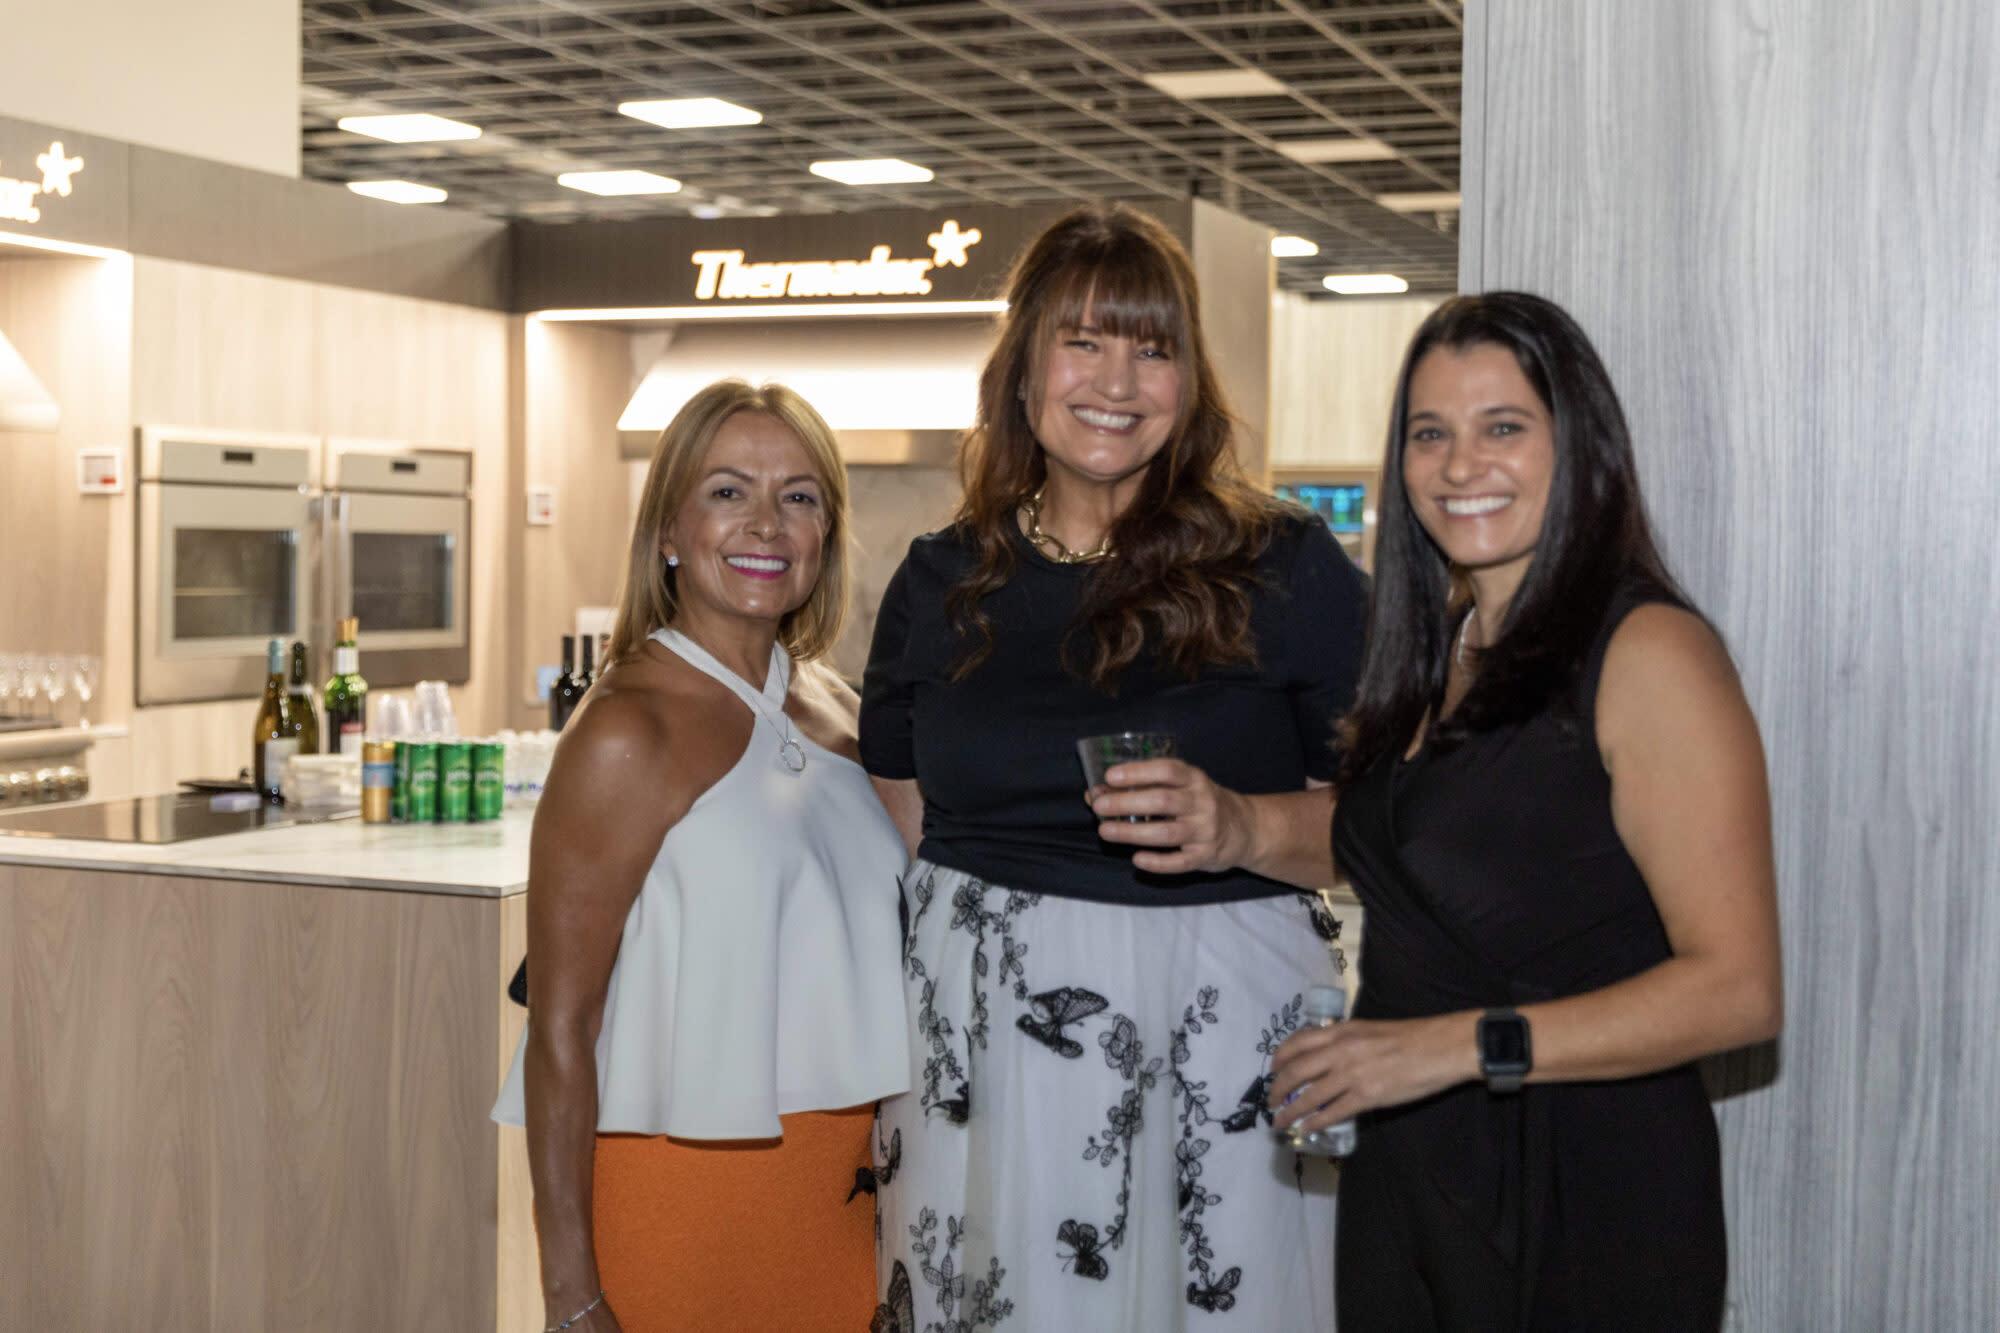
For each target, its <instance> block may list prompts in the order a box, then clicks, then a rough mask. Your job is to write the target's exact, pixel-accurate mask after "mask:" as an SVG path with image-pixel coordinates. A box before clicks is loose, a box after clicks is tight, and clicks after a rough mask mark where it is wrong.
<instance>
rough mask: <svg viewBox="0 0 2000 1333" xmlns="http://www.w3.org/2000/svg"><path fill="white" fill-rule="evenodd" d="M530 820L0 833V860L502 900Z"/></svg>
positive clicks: (524, 814)
mask: <svg viewBox="0 0 2000 1333" xmlns="http://www.w3.org/2000/svg"><path fill="white" fill-rule="evenodd" d="M533 820H534V811H533V810H532V809H526V810H509V811H508V812H507V814H506V815H505V817H504V818H502V819H500V820H498V821H496V822H494V823H491V824H364V823H362V822H361V821H360V820H359V819H340V820H334V821H332V822H329V823H324V824H292V825H282V826H278V827H273V828H261V829H252V830H250V831H248V832H245V833H225V834H222V835H220V836H218V837H213V838H195V839H193V840H192V841H189V842H172V843H160V844H151V843H135V842H91V841H84V840H81V839H70V838H23V837H0V864H6V865H46V866H59V867H63V868H65V869H72V870H111V871H122V872H126V873H130V874H138V875H190V876H198V877H201V878H205V879H244V880H262V881H265V882H267V883H269V882H277V883H282V884H323V885H326V886H327V887H329V888H340V889H387V890H394V891H400V892H410V893H452V894H460V895H465V896H470V897H478V898H506V897H511V896H512V895H514V894H517V893H523V892H526V891H527V887H528V830H529V826H530V825H531V824H532V822H533Z"/></svg>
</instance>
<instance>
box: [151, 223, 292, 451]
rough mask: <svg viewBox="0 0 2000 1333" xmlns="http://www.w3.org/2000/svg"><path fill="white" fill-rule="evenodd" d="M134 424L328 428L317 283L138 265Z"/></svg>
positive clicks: (166, 264)
mask: <svg viewBox="0 0 2000 1333" xmlns="http://www.w3.org/2000/svg"><path fill="white" fill-rule="evenodd" d="M132 281H133V294H132V416H133V419H134V421H135V422H136V423H138V424H142V425H154V426H183V427H189V428H194V427H201V428H206V429H211V430H249V431H273V432H280V433H284V434H297V435H311V434H314V433H317V432H318V431H319V430H320V421H321V416H320V402H319V379H318V376H317V375H316V374H315V373H314V371H315V366H314V357H313V352H314V338H315V326H314V320H313V314H314V306H313V293H314V288H313V285H312V284H311V283H306V282H295V281H290V280H288V279H284V278H267V277H263V276H261V275H259V274H255V273H233V272H230V271H229V270H227V269H219V268H204V267H202V266H201V265H199V264H181V263H174V262H172V261H169V260H164V259H137V260H134V261H133V270H132Z"/></svg>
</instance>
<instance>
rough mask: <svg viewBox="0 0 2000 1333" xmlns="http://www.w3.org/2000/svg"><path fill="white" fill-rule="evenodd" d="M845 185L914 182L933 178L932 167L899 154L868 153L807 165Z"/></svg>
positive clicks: (817, 173) (820, 174) (908, 183)
mask: <svg viewBox="0 0 2000 1333" xmlns="http://www.w3.org/2000/svg"><path fill="white" fill-rule="evenodd" d="M807 170H809V171H811V172H812V174H813V175H815V176H824V177H826V178H827V179H828V180H830V181H839V182H840V183H841V184H842V185H913V184H916V183H917V182H919V181H927V180H929V179H930V178H931V170H930V168H929V167H920V166H918V165H917V164H916V163H914V162H905V161H903V159H901V158H899V157H865V158H853V159H845V160H841V161H837V162H815V163H813V164H812V166H811V167H809V168H807Z"/></svg>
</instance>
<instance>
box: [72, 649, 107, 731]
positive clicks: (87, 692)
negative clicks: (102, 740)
mask: <svg viewBox="0 0 2000 1333" xmlns="http://www.w3.org/2000/svg"><path fill="white" fill-rule="evenodd" d="M103 669H104V663H103V661H102V659H100V658H99V657H98V656H97V654H95V653H78V654H77V655H76V656H74V657H72V658H70V659H69V683H70V684H71V685H73V686H75V687H76V721H77V725H78V726H81V727H87V726H89V725H90V701H91V700H92V699H94V698H96V697H97V682H98V679H99V673H100V672H102V670H103Z"/></svg>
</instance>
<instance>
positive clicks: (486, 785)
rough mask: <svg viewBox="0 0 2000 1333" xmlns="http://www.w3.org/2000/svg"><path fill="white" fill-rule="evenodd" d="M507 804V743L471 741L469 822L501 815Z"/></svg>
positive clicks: (487, 820) (491, 818)
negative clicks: (470, 803) (470, 808)
mask: <svg viewBox="0 0 2000 1333" xmlns="http://www.w3.org/2000/svg"><path fill="white" fill-rule="evenodd" d="M506 805H507V746H506V745H505V744H504V743H503V742H501V741H474V742H473V743H472V822H473V823H475V824H486V823H490V822H492V821H493V820H496V819H498V818H500V812H501V811H502V810H503V809H505V808H506Z"/></svg>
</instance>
